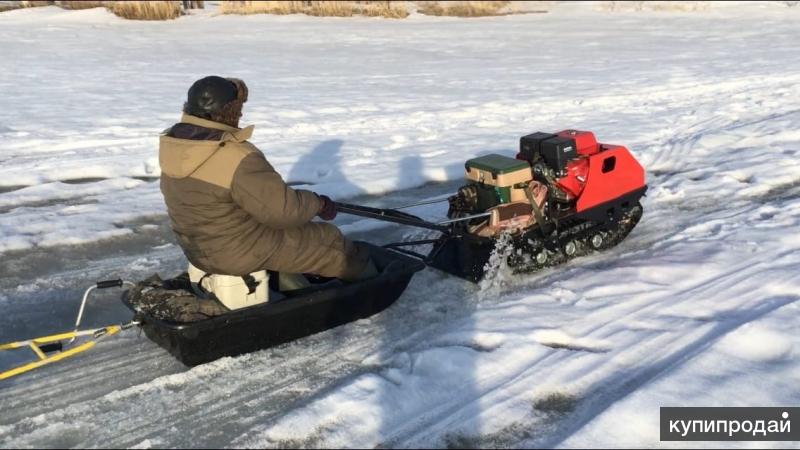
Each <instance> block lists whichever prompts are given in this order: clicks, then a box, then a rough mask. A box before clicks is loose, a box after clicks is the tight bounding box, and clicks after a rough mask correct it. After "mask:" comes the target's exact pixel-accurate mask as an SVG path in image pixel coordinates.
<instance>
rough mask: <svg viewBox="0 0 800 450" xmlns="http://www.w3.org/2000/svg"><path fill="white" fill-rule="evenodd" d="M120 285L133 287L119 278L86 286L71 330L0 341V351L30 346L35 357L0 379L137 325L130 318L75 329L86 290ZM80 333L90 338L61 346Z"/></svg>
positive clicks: (52, 361) (69, 353)
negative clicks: (125, 321)
mask: <svg viewBox="0 0 800 450" xmlns="http://www.w3.org/2000/svg"><path fill="white" fill-rule="evenodd" d="M124 285H131V286H133V283H131V282H129V281H122V280H110V281H100V282H98V283H97V284H96V285H94V286H91V287H90V288H89V289H87V290H86V292H85V293H84V294H83V300H82V301H81V307H80V310H79V311H78V317H77V319H76V320H75V329H74V330H73V331H67V332H64V333H58V334H51V335H49V336H42V337H38V338H34V339H28V340H24V341H16V342H9V343H8V344H0V351H3V350H14V349H19V348H22V347H30V349H31V350H32V351H33V353H34V354H36V357H37V358H38V359H37V360H35V361H32V362H29V363H26V364H23V365H21V366H17V367H14V368H13V369H9V370H6V371H3V372H0V380H5V379H6V378H11V377H13V376H15V375H19V374H22V373H25V372H29V371H31V370H33V369H36V368H39V367H42V366H44V365H47V364H51V363H54V362H57V361H61V360H62V359H66V358H69V357H71V356H74V355H77V354H78V353H82V352H85V351H86V350H89V349H90V348H92V347H94V346H95V345H96V344H97V342H99V341H100V340H101V339H104V338H106V337H108V336H113V335H115V334H117V333H119V332H120V331H122V330H126V329H128V328H131V327H133V326H135V325H138V324H139V322H137V321H135V320H133V321H131V322H128V323H126V324H124V325H109V326H106V327H102V328H96V329H94V330H78V327H79V326H80V323H81V318H82V316H83V310H84V307H85V306H86V301H87V299H88V298H89V293H91V292H92V291H93V290H95V289H106V288H111V287H122V286H124ZM84 336H91V340H89V341H86V342H84V343H82V344H79V345H75V346H72V347H69V348H68V349H67V350H64V346H65V345H67V346H70V345H71V344H72V343H73V342H74V341H75V339H76V338H79V337H84ZM67 339H69V341H67V342H66V344H65V343H64V342H62V341H64V340H67ZM52 352H58V353H56V354H54V355H52V356H47V354H48V353H52Z"/></svg>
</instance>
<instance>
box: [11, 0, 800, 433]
mask: <svg viewBox="0 0 800 450" xmlns="http://www.w3.org/2000/svg"><path fill="white" fill-rule="evenodd" d="M591 8H592V6H591V5H577V6H567V7H565V9H556V10H554V11H553V12H552V13H551V14H546V15H536V16H533V15H531V16H519V17H503V18H489V19H478V20H476V21H461V20H455V19H431V18H419V17H415V18H412V19H409V20H408V21H407V22H391V21H382V20H377V21H376V20H370V19H342V20H339V19H333V20H326V19H314V18H303V17H285V18H278V17H244V18H242V17H208V16H195V17H187V18H182V19H180V20H178V21H176V22H172V23H160V24H148V23H133V22H124V21H122V22H121V21H117V20H116V19H113V18H109V17H108V16H107V15H105V13H103V12H102V11H101V10H100V11H85V12H75V13H63V12H61V11H59V10H56V9H53V8H43V9H40V10H30V11H21V12H14V13H3V14H0V24H1V25H0V26H2V27H3V28H4V32H6V33H7V34H6V35H7V36H9V37H8V38H5V37H4V38H0V39H7V40H4V41H3V42H2V44H3V45H2V46H0V48H2V50H0V52H2V56H8V57H9V58H5V59H4V60H5V61H6V62H7V63H8V67H9V70H10V71H11V72H12V75H13V76H12V77H10V78H8V79H6V80H5V81H0V86H3V87H6V88H9V89H8V92H9V95H6V96H5V97H4V101H5V102H7V104H8V105H14V107H13V108H5V109H2V110H0V119H2V120H0V123H2V125H0V134H2V137H3V143H2V144H0V160H2V167H0V175H2V183H3V184H2V186H4V187H3V188H2V190H0V192H2V193H0V237H2V240H0V247H1V248H0V252H2V255H1V256H2V258H0V273H1V274H2V276H0V308H2V310H3V311H4V317H3V319H0V320H1V321H0V340H2V341H7V340H13V339H18V338H26V337H31V336H33V335H39V334H45V333H47V332H50V331H58V330H61V329H68V328H69V327H70V325H71V323H72V321H73V319H74V314H75V312H76V311H77V306H78V303H79V301H80V295H81V293H82V291H83V289H84V288H85V287H86V286H87V285H88V284H89V283H91V282H93V281H95V280H98V279H105V278H111V277H113V276H115V275H122V276H124V277H125V278H129V279H140V278H143V277H145V276H147V275H150V274H151V273H153V272H156V271H157V272H160V273H162V274H164V275H169V274H172V273H176V272H177V271H179V270H182V269H183V266H184V264H185V262H184V260H183V258H182V255H181V253H180V251H179V249H178V248H177V247H175V245H174V239H173V238H172V236H171V234H170V231H169V228H168V224H167V222H166V218H165V217H164V212H163V203H162V202H161V199H160V193H159V192H158V184H157V183H154V182H153V181H154V180H155V179H156V177H157V175H158V174H157V163H156V164H155V166H154V160H153V158H154V157H155V150H154V138H153V136H154V135H155V134H157V133H158V131H160V129H161V128H163V127H164V126H166V125H169V123H171V121H173V120H175V117H176V112H175V110H176V108H177V107H179V105H180V103H181V99H180V95H182V93H183V92H184V91H185V87H186V85H188V83H191V81H193V79H194V78H196V76H194V75H191V74H190V75H186V73H187V71H189V72H192V73H194V71H196V72H197V73H201V74H202V75H205V74H206V72H208V71H209V70H216V68H217V67H219V61H215V62H214V65H213V67H211V66H209V65H208V64H206V63H205V62H203V61H201V60H200V59H199V56H194V55H195V53H193V52H192V51H191V49H192V48H196V47H195V46H196V45H197V44H198V42H201V43H202V45H203V46H204V48H207V49H210V50H213V49H221V48H224V49H225V51H224V52H222V51H220V52H219V54H220V55H223V56H221V58H222V59H223V60H224V61H223V62H225V63H226V64H227V67H230V68H231V71H232V72H235V74H239V75H242V78H245V79H246V80H248V82H249V80H251V79H252V80H254V81H253V83H252V86H251V88H252V89H251V92H253V95H252V98H251V101H250V102H249V103H248V104H247V105H246V113H245V118H244V119H245V122H248V123H250V122H254V123H256V124H257V128H256V135H255V136H256V137H255V139H257V140H256V144H258V145H260V146H261V147H262V148H263V149H264V150H265V152H267V155H268V157H269V158H270V160H271V161H273V162H274V163H275V165H276V166H277V167H278V168H279V169H280V170H281V171H282V172H283V173H286V174H287V178H288V179H290V180H292V181H295V182H304V183H307V184H309V185H311V188H312V189H315V190H320V191H321V192H325V193H329V194H332V195H334V197H336V198H338V199H344V198H348V197H349V196H351V195H355V194H363V193H365V192H366V193H376V194H380V193H381V192H384V191H391V192H390V193H388V194H386V195H376V196H361V197H355V198H349V199H348V201H352V202H353V203H361V202H365V203H368V204H372V205H377V206H396V205H402V204H407V203H411V202H413V201H415V200H422V199H426V198H434V197H439V196H441V195H443V194H445V193H447V192H452V191H454V190H455V188H456V187H457V186H458V185H459V183H458V181H455V180H457V178H458V177H459V176H460V174H461V170H463V161H464V159H466V158H469V157H472V156H474V155H476V154H481V153H489V152H502V153H506V154H511V153H512V152H513V151H514V149H515V147H516V145H517V139H518V138H519V136H521V135H523V134H526V133H529V132H533V131H537V130H542V131H554V130H557V129H561V128H565V127H575V128H583V129H591V130H593V131H595V132H596V133H597V135H598V138H599V140H600V141H602V142H609V143H621V144H625V145H626V146H628V147H629V148H630V149H631V150H632V152H633V153H634V155H635V156H636V157H637V158H638V159H639V160H640V161H641V162H642V164H643V165H644V166H645V168H646V169H647V170H648V184H649V185H650V190H649V192H648V197H646V198H645V200H644V216H643V218H642V221H641V222H640V223H639V225H638V226H637V227H636V228H635V229H634V231H633V232H632V234H631V235H630V236H629V237H628V238H627V239H626V240H625V241H623V242H622V243H621V244H620V245H619V246H617V247H616V248H613V249H611V250H609V251H606V252H604V253H602V254H598V255H592V256H588V257H584V258H579V259H576V260H574V261H571V262H569V263H568V264H566V265H564V266H561V267H557V268H552V269H547V270H545V271H542V272H540V273H536V274H531V275H511V274H508V273H506V272H503V271H502V270H501V271H500V273H499V274H498V278H497V280H496V281H495V282H494V283H491V284H489V285H488V286H487V287H486V289H484V290H481V289H480V287H479V286H475V285H472V284H469V283H466V282H463V281H461V280H457V279H454V278H452V277H449V276H445V275H444V274H442V273H440V272H437V271H435V270H431V269H428V270H425V271H424V272H422V273H420V274H418V275H417V276H415V278H414V279H413V280H412V283H411V284H410V285H409V287H408V290H407V291H406V293H405V294H404V295H403V296H402V297H401V298H400V300H398V301H397V303H395V304H394V305H393V306H392V307H391V308H389V309H388V310H386V311H385V312H383V313H381V314H379V315H377V316H375V317H372V318H370V319H367V320H362V321H359V322H356V323H353V324H349V325H346V326H343V327H339V328H337V329H334V330H330V331H328V332H325V333H321V334H318V335H314V336H310V337H308V338H305V339H301V340H298V341H295V342H292V343H289V344H285V345H282V346H279V347H276V348H273V349H268V350H264V351H260V352H255V353H251V354H248V355H243V356H240V357H236V358H223V359H220V360H218V361H214V362H212V363H209V364H205V365H202V366H199V367H196V368H193V369H186V368H184V367H183V366H181V365H180V364H179V363H177V362H176V361H175V360H174V359H173V358H172V357H170V356H169V355H168V354H167V353H166V352H165V351H163V350H161V349H160V348H158V347H157V346H155V345H154V344H152V343H151V342H149V341H148V340H147V339H146V338H144V337H143V336H138V335H137V333H136V331H135V330H130V331H127V332H124V333H122V334H121V335H120V336H116V337H114V338H111V339H109V340H107V341H104V342H102V343H101V344H100V345H99V346H98V348H96V349H93V350H92V351H90V352H89V353H86V354H85V355H82V356H80V357H76V358H74V359H71V360H69V361H65V362H62V363H58V364H54V365H52V366H50V367H45V368H42V369H38V370H37V371H35V372H33V373H30V374H27V375H25V376H22V377H19V378H15V379H12V380H6V381H4V382H0V447H37V446H38V447H42V446H44V447H88V446H97V447H102V446H110V447H132V446H135V447H183V446H188V447H212V446H214V447H216V446H220V447H226V446H234V447H241V446H245V447H290V446H324V447H337V446H348V447H354V446H360V447H366V446H369V447H375V446H382V447H388V446H393V447H415V446H426V447H427V446H439V447H445V446H452V447H469V446H490V447H498V446H503V447H530V446H563V447H586V446H597V445H601V446H625V447H637V446H638V447H641V446H647V447H652V446H659V445H664V446H671V447H672V446H679V444H676V443H671V444H666V445H665V443H660V442H659V441H658V407H659V406H781V405H789V406H792V405H797V404H800V392H799V391H798V390H797V388H796V386H797V382H798V374H800V350H798V349H800V336H798V335H797V333H796V330H797V329H798V328H799V327H800V314H798V312H800V302H798V299H799V298H800V251H798V250H800V238H798V227H799V226H800V162H798V157H800V132H798V131H797V130H798V129H800V109H798V108H797V102H796V99H797V98H799V97H800V75H798V73H800V57H798V56H799V55H798V48H797V46H796V43H795V42H794V40H795V39H794V36H796V35H797V34H798V32H800V22H799V21H798V20H797V18H798V17H797V15H798V12H800V8H787V7H784V6H781V5H779V4H778V3H773V4H768V5H759V4H749V5H745V6H741V7H739V8H722V9H712V10H711V11H709V12H703V13H692V14H676V13H641V14H639V13H619V14H618V13H613V14H609V13H601V12H596V11H593V10H592V9H591ZM9 14H11V15H9ZM219 24H225V25H226V26H235V27H236V30H237V31H236V32H235V33H232V34H231V36H227V37H226V36H219V35H218V34H214V33H209V30H210V29H213V28H214V27H216V26H219ZM341 24H347V27H342V26H341ZM87 25H91V26H90V27H87ZM566 29H569V30H574V31H572V32H570V33H564V32H563V30H566ZM42 32H47V33H49V36H51V37H53V38H55V39H53V40H52V41H51V42H52V44H51V45H52V46H53V49H56V48H57V50H58V51H59V52H60V54H62V55H71V56H72V57H71V58H69V59H70V64H71V66H72V67H73V68H74V69H75V70H78V71H79V72H80V71H82V70H83V71H91V72H92V73H93V74H94V75H95V77H94V78H93V79H92V83H89V84H87V85H86V86H85V89H84V87H82V86H81V85H80V83H78V82H77V81H76V80H69V82H67V81H66V80H65V82H64V84H63V85H62V84H59V83H52V84H50V85H49V86H47V87H42V90H40V91H36V90H19V89H13V90H12V89H11V85H10V84H9V83H10V81H9V80H13V79H18V80H27V81H29V82H30V83H28V84H32V85H36V84H37V83H35V80H34V78H36V77H48V76H49V75H48V74H55V73H60V71H62V69H63V67H62V65H64V64H66V59H60V58H43V57H42V51H43V50H42V48H40V47H38V46H36V45H35V42H37V41H36V40H35V37H36V36H39V35H40V34H41V33H42ZM150 34H152V35H153V36H158V37H150ZM165 34H166V35H169V36H170V37H172V38H174V39H172V40H171V41H170V44H169V47H164V46H163V43H162V42H161V41H160V39H161V38H163V36H164V35H165ZM211 36H213V39H211V40H209V39H210V37H211ZM59 37H60V38H61V39H58V38H59ZM189 38H191V39H189ZM85 39H91V40H92V42H93V45H92V46H91V52H89V51H88V50H84V47H82V46H81V45H82V43H84V40H85ZM233 40H235V41H236V43H235V45H234V44H233V42H232V41H233ZM123 42H124V48H125V51H126V52H127V54H128V55H129V57H128V58H126V61H134V62H131V63H127V62H126V63H125V64H133V66H130V67H127V66H126V65H125V64H122V62H118V61H119V60H118V58H117V54H118V53H119V51H121V50H120V48H121V47H122V46H123ZM264 42H268V43H269V44H270V45H261V44H262V43H264ZM329 43H333V44H329ZM354 46H357V47H358V49H359V54H363V55H367V56H368V57H367V58H364V59H363V60H355V56H353V55H354V51H355V50H354V48H355V47H354ZM154 49H155V52H156V53H157V54H156V55H154V54H153V52H154ZM173 52H175V53H173ZM178 55H180V56H178ZM323 56H324V57H323ZM170 58H173V59H170ZM76 61H81V62H82V63H83V64H84V65H80V64H75V62H76ZM256 62H258V63H261V62H263V65H260V64H255V63H256ZM309 67H314V68H315V70H314V71H313V73H311V72H310V71H309ZM23 69H24V70H23ZM34 69H35V70H34ZM127 70H131V71H133V72H132V73H134V72H135V73H137V74H140V75H141V76H142V77H144V78H145V79H144V80H142V83H144V84H143V86H144V85H146V86H147V89H144V88H136V89H131V86H130V85H129V84H124V83H121V82H117V80H118V79H119V78H120V74H122V73H126V71H127ZM176 74H181V75H176ZM52 79H54V80H58V79H59V78H58V77H55V76H54V77H53V78H52ZM355 79H357V80H361V81H360V82H359V83H354V82H353V80H355ZM102 80H106V81H109V80H114V82H110V81H109V82H108V83H107V85H106V87H105V88H104V90H103V91H102V92H100V91H97V89H100V88H98V87H96V86H95V84H94V83H96V82H97V81H102ZM76 83H77V84H76ZM148 89H151V90H154V92H152V93H151V92H147V90H148ZM87 91H90V92H93V93H94V94H82V95H90V97H88V99H86V98H84V99H83V101H77V100H78V97H73V96H75V95H77V93H80V92H84V93H85V92H87ZM255 92H261V94H259V95H255ZM176 93H177V94H176ZM343 99H346V101H344V100H343ZM64 105H73V106H72V107H73V108H75V109H74V110H70V111H64V108H66V107H65V106H64ZM176 105H177V106H176ZM248 108H249V110H248ZM34 117H35V118H36V120H37V121H39V122H40V123H37V124H36V125H37V126H33V125H32V123H33V122H32V120H33V119H32V118H34ZM155 122H157V124H156V123H155ZM41 124H44V125H47V126H46V127H42V126H38V125H41ZM159 127H161V128H159ZM87 136H90V137H91V139H88V140H87V139H86V138H87ZM258 139H261V140H258ZM445 179H451V180H453V181H449V182H447V183H444V184H429V185H425V186H422V187H418V188H413V189H411V188H412V187H413V186H417V185H420V184H422V183H424V182H426V181H431V180H439V181H441V180H445ZM442 208H443V207H442V205H430V206H425V207H421V208H416V209H413V210H411V211H410V212H412V213H415V214H419V215H422V216H423V217H427V218H436V217H442V216H443V215H444V211H443V209H442ZM337 223H338V224H340V225H342V226H343V228H344V229H345V230H346V231H347V232H348V233H349V234H350V235H351V236H353V237H356V238H364V239H368V240H371V241H373V242H387V241H392V240H397V239H401V238H404V237H412V236H417V235H419V234H420V233H424V232H420V231H416V230H410V229H406V228H401V227H388V228H386V227H384V226H383V225H382V224H376V223H373V222H370V221H366V220H361V219H356V218H349V217H340V218H338V219H337ZM116 296H117V294H116V293H112V292H105V293H102V294H101V295H99V296H98V297H97V298H96V299H95V300H93V301H92V303H91V304H90V307H89V313H90V314H89V315H88V316H87V318H86V324H87V326H91V325H105V324H108V323H113V322H122V321H126V320H128V319H129V318H130V313H129V312H128V311H127V310H126V309H125V308H124V307H123V306H122V305H121V304H120V303H119V301H118V300H117V298H116ZM27 356H28V355H27V354H26V355H11V356H9V355H0V364H3V367H6V366H7V365H9V364H11V363H14V362H18V361H20V360H21V359H22V358H23V357H25V358H27ZM712 444H713V443H712ZM762 444H765V445H771V444H770V443H762ZM782 444H784V445H785V444H786V443H782ZM790 444H795V443H790ZM784 445H781V446H784Z"/></svg>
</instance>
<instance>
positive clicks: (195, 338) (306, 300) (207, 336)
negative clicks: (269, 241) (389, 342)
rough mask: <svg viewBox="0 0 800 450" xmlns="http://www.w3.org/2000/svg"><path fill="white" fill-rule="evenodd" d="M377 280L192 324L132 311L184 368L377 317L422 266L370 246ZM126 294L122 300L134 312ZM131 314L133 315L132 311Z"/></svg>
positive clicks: (293, 295) (326, 286)
mask: <svg viewBox="0 0 800 450" xmlns="http://www.w3.org/2000/svg"><path fill="white" fill-rule="evenodd" d="M367 245H369V247H370V253H371V256H372V259H373V261H374V263H375V266H376V267H377V269H378V271H379V275H378V276H377V277H374V278H371V279H368V280H365V281H361V282H357V283H343V282H339V281H333V282H328V283H323V284H319V285H313V286H311V287H309V288H304V289H301V290H299V291H294V292H290V293H286V294H287V297H286V298H283V299H280V300H276V301H270V302H268V303H264V304H261V305H256V306H251V307H248V308H243V309H239V310H235V311H231V312H227V313H225V314H223V315H220V316H216V317H212V318H209V319H205V320H201V321H198V322H193V323H174V322H169V321H164V320H159V319H156V318H154V317H152V316H149V315H146V314H143V313H141V312H139V313H137V317H138V320H139V322H140V326H141V327H142V329H144V332H145V335H146V336H147V337H148V338H149V339H150V340H152V341H153V342H155V343H156V344H158V345H160V346H161V347H163V348H164V349H166V350H167V351H169V352H170V353H171V354H172V355H174V356H175V357H176V358H177V359H178V360H180V361H181V362H182V363H184V364H185V365H187V366H195V365H198V364H203V363H206V362H209V361H213V360H215V359H218V358H221V357H223V356H236V355H241V354H243V353H249V352H253V351H256V350H261V349H264V348H268V347H272V346H274V345H278V344H282V343H285V342H289V341H292V340H295V339H298V338H301V337H305V336H309V335H311V334H315V333H318V332H321V331H325V330H328V329H331V328H334V327H337V326H339V325H343V324H345V323H348V322H352V321H355V320H358V319H363V318H366V317H370V316H372V315H374V314H377V313H379V312H381V311H383V310H384V309H386V308H387V307H389V306H390V305H391V304H392V303H394V302H395V301H396V300H397V299H398V298H399V297H400V295H401V294H402V293H403V291H404V290H405V289H406V286H408V283H409V282H410V281H411V277H413V276H414V274H415V273H416V272H418V271H420V270H422V269H424V268H425V264H424V263H422V262H421V261H418V260H416V259H414V258H411V257H408V256H405V255H402V254H399V253H397V252H393V251H391V250H387V249H383V248H380V247H377V246H374V245H371V244H367ZM127 294H128V293H127V292H126V293H125V294H123V297H122V300H123V303H125V305H126V306H128V308H130V309H131V310H134V307H133V306H132V305H131V303H130V301H129V299H128V297H127ZM134 312H136V311H135V310H134Z"/></svg>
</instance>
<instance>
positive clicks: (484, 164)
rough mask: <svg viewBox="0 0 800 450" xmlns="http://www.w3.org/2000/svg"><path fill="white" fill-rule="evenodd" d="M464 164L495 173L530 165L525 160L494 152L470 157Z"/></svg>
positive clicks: (520, 168)
mask: <svg viewBox="0 0 800 450" xmlns="http://www.w3.org/2000/svg"><path fill="white" fill-rule="evenodd" d="M465 165H466V166H467V168H475V169H479V170H485V171H487V172H490V173H493V174H495V175H500V174H504V173H511V172H516V171H518V170H523V169H528V168H529V167H530V166H529V165H528V163H527V162H525V161H521V160H519V159H516V158H509V157H508V156H503V155H496V154H491V155H485V156H480V157H478V158H472V159H470V160H468V161H467V162H466V164H465Z"/></svg>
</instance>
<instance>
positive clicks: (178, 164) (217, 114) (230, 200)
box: [159, 76, 375, 281]
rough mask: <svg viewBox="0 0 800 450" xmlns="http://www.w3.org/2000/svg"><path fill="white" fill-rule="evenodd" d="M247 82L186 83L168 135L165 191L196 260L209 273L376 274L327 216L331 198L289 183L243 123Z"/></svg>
mask: <svg viewBox="0 0 800 450" xmlns="http://www.w3.org/2000/svg"><path fill="white" fill-rule="evenodd" d="M247 94H248V91H247V86H246V85H245V84H244V82H242V81H241V80H237V79H233V78H221V77H217V76H209V77H206V78H203V79H201V80H198V81H197V82H195V83H194V84H193V85H192V87H191V88H190V89H189V93H188V99H187V101H186V103H185V104H184V107H183V116H182V117H181V120H180V122H179V123H177V124H175V125H173V126H172V127H171V128H169V129H167V130H166V131H165V132H164V133H163V134H162V136H161V140H160V148H159V163H160V165H161V192H162V193H163V194H164V200H165V202H166V204H167V211H168V213H169V218H170V222H171V225H172V229H173V231H174V232H175V235H176V237H177V239H178V242H179V244H180V246H181V248H182V249H183V251H184V253H185V254H186V257H187V258H188V259H189V261H190V262H191V264H192V265H194V266H195V267H196V268H199V269H200V270H202V271H204V272H207V273H210V274H222V275H233V276H247V275H248V274H250V273H253V272H258V271H263V270H269V271H275V272H281V273H286V274H301V273H310V274H316V275H321V276H324V277H335V278H340V279H342V280H345V281H355V280H359V279H362V278H366V277H369V276H371V275H374V274H375V268H374V266H373V265H372V264H371V262H370V258H369V252H368V250H367V249H366V248H365V247H362V246H359V245H357V244H354V243H353V242H351V241H350V240H348V239H347V238H345V237H344V236H343V235H342V233H341V231H340V230H339V229H338V228H337V227H336V226H334V225H332V224H329V223H321V222H314V221H312V219H313V218H314V217H320V218H321V219H323V220H326V221H330V220H333V219H334V218H335V217H336V208H335V205H334V203H333V202H332V201H331V199H330V198H328V197H327V196H325V195H317V194H315V193H314V192H311V191H307V190H300V189H292V188H290V187H289V186H287V185H286V183H284V181H283V179H282V178H281V176H280V175H279V174H278V173H277V172H276V171H275V169H274V168H273V167H272V166H271V165H270V163H269V162H267V160H266V158H265V157H264V154H263V153H262V152H261V151H259V150H258V148H256V146H255V145H253V144H252V143H250V142H249V141H248V139H250V137H251V136H252V134H253V126H252V125H251V126H248V127H246V128H239V119H240V118H241V116H242V106H243V103H244V102H246V101H247Z"/></svg>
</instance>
